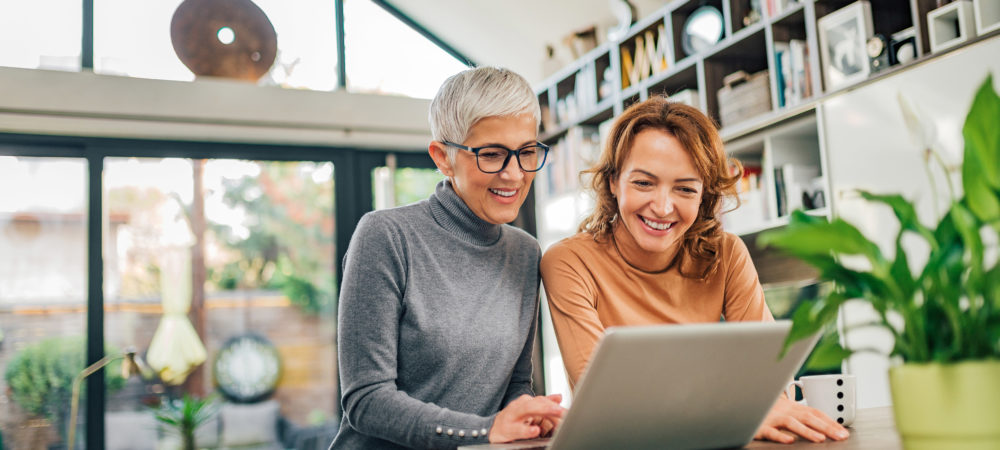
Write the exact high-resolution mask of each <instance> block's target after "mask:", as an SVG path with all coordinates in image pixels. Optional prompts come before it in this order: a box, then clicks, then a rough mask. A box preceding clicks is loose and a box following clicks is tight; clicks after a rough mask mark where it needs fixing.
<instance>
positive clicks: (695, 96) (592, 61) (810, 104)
mask: <svg viewBox="0 0 1000 450" xmlns="http://www.w3.org/2000/svg"><path fill="white" fill-rule="evenodd" d="M961 1H964V0H961ZM755 3H759V4H760V5H761V9H760V10H759V11H757V12H756V14H753V12H754V10H753V8H752V7H751V5H752V4H755ZM855 3H856V2H855V0H797V1H795V0H760V1H759V2H756V1H754V2H753V3H752V2H751V0H674V1H671V2H668V3H667V4H665V5H664V6H663V7H661V8H660V9H659V10H657V11H656V12H654V13H653V14H652V15H650V16H649V17H646V18H644V19H642V20H640V21H639V22H637V23H635V24H634V25H633V26H632V27H631V28H630V30H629V33H627V34H626V35H625V36H624V37H622V38H621V39H620V40H618V41H612V42H606V43H604V44H602V45H600V46H598V47H597V48H595V49H594V50H592V51H591V52H589V53H588V54H587V55H585V56H584V57H583V58H581V59H580V60H577V61H576V62H574V63H573V64H571V65H570V66H568V67H566V68H564V69H562V70H561V71H559V72H558V73H556V74H553V75H552V76H551V77H549V78H548V79H546V80H545V81H543V82H542V83H539V84H538V85H536V92H537V94H538V98H539V101H540V103H541V104H542V108H543V115H548V116H549V117H552V119H551V120H547V121H546V120H543V124H542V131H541V140H542V141H543V142H546V143H548V144H550V145H554V148H553V151H552V156H553V157H554V158H555V161H556V162H554V164H553V167H550V168H548V169H547V170H552V169H553V168H555V167H556V166H560V165H561V166H562V167H561V168H560V169H557V170H560V171H561V172H560V173H561V174H562V175H561V176H562V177H563V178H564V180H563V184H561V185H559V188H553V185H550V184H546V183H547V182H545V181H543V182H541V183H539V181H536V183H538V184H536V189H535V190H536V194H535V195H536V208H537V217H538V238H539V242H540V243H541V246H542V248H543V250H544V249H545V248H547V247H548V246H549V245H551V244H552V243H554V242H556V241H558V240H559V239H562V238H564V237H567V236H570V235H572V234H574V233H575V232H576V228H577V226H578V225H579V223H580V221H581V220H582V218H583V217H584V216H585V215H587V214H588V213H589V212H590V209H591V207H592V205H593V200H592V199H591V198H590V197H589V195H587V194H585V193H584V192H583V191H582V190H581V189H580V184H579V183H581V182H585V181H586V180H579V179H578V177H577V178H573V177H572V176H570V175H566V174H568V173H570V171H572V170H575V169H567V168H568V167H580V168H583V167H586V164H585V160H583V159H580V158H592V157H594V156H593V155H596V154H597V153H599V149H600V142H602V130H603V129H606V128H608V126H609V123H610V121H611V120H612V119H613V118H614V117H616V116H617V115H619V114H620V113H621V112H622V111H624V109H625V108H627V107H628V106H630V105H631V104H632V103H634V102H637V101H642V100H645V99H647V98H649V97H650V96H653V95H667V96H671V97H674V98H677V99H678V100H679V101H685V102H687V103H690V104H693V105H694V106H696V107H698V108H700V109H701V110H702V111H704V112H705V113H706V114H707V115H708V116H710V117H712V118H713V119H714V120H716V121H717V122H719V121H720V119H721V118H722V111H721V110H720V108H729V107H732V105H731V104H730V103H720V101H719V96H718V92H719V90H720V89H722V88H723V87H724V86H726V81H727V77H730V76H731V74H733V73H735V72H739V71H743V72H745V73H746V74H747V75H748V76H750V77H752V76H753V75H756V74H761V73H765V74H766V75H765V76H762V77H758V78H757V80H759V81H758V87H761V88H763V87H766V89H767V90H768V93H767V95H766V96H759V95H758V98H765V99H767V100H769V101H767V102H762V103H756V104H752V105H749V106H748V107H747V108H746V111H747V112H746V113H744V114H742V115H741V116H739V118H738V119H737V120H732V119H730V120H728V121H725V122H723V123H721V128H720V130H719V131H720V135H721V136H722V138H723V141H724V142H725V145H726V151H727V153H728V154H729V155H730V156H732V157H734V158H736V159H738V160H740V161H741V162H742V163H743V164H744V165H745V166H746V167H747V168H748V170H747V172H748V174H752V175H753V179H750V178H751V177H750V176H747V177H746V179H744V180H743V181H741V186H743V188H744V190H743V191H742V192H741V202H742V206H741V207H740V208H738V209H736V210H734V211H732V212H729V213H727V214H725V215H724V216H723V221H724V227H725V229H726V230H727V231H729V232H732V233H735V234H738V235H740V236H741V238H742V239H743V240H744V241H745V242H746V243H747V246H748V247H749V248H750V250H751V256H752V258H753V260H754V263H755V265H756V266H757V269H758V274H759V276H760V280H761V283H762V284H763V285H764V287H765V297H767V296H768V294H767V289H768V287H769V286H775V287H778V288H780V287H782V286H789V285H796V286H797V285H801V284H803V283H806V282H808V281H807V280H810V279H814V278H815V277H816V272H815V271H814V270H812V269H811V268H809V267H808V266H807V265H805V264H804V263H802V262H800V261H797V260H794V259H791V258H789V257H786V256H783V255H780V254H778V253H777V252H774V251H770V250H767V249H758V248H757V247H756V244H755V242H756V239H757V236H758V234H759V233H760V232H761V231H764V230H768V229H774V228H778V227H782V226H785V225H787V223H788V212H789V211H791V210H793V209H794V208H796V207H800V206H801V207H802V208H804V209H806V210H807V213H809V214H813V215H817V216H824V217H833V216H839V215H841V214H842V213H843V212H844V211H841V210H840V208H839V207H838V203H837V202H838V200H840V199H839V198H838V196H837V195H834V194H835V192H837V193H842V191H844V190H845V189H846V188H845V186H847V185H848V184H846V183H844V181H843V180H845V179H851V177H852V176H853V173H846V172H843V171H836V170H835V172H834V173H831V171H830V168H831V167H833V168H834V169H836V168H838V167H842V166H845V164H846V165H849V164H848V163H850V164H857V163H853V162H849V161H846V159H852V160H856V159H857V158H864V156H862V155H859V154H858V152H859V150H858V149H857V148H856V147H857V146H858V145H860V144H857V143H854V144H852V148H844V146H843V145H842V144H838V142H841V141H844V139H845V138H852V139H854V140H855V141H867V142H879V141H881V139H882V138H881V137H880V136H878V135H877V134H870V133H877V132H878V131H876V130H870V131H867V132H866V134H865V135H864V136H862V135H860V134H858V133H855V132H850V131H845V130H844V129H843V125H842V124H844V123H846V122H850V120H851V118H850V117H848V115H845V112H844V107H843V106H842V100H843V98H844V97H853V96H851V95H850V94H851V93H852V91H855V90H857V91H869V90H871V89H873V88H874V89H876V90H877V91H879V92H890V91H891V92H893V93H895V92H897V91H898V89H899V88H898V85H896V83H895V82H894V81H889V80H886V82H885V83H879V81H882V80H883V79H886V78H893V79H899V78H906V77H907V76H908V75H907V74H910V73H915V72H926V70H925V68H926V67H929V66H933V65H934V64H933V61H932V60H935V59H937V58H939V57H941V56H943V55H946V54H949V53H951V52H953V51H955V50H958V49H959V48H961V47H963V46H968V45H970V44H974V43H976V42H979V41H982V40H985V39H991V38H994V37H996V36H1000V13H998V12H997V11H1000V9H997V8H996V7H994V6H991V1H990V0H974V3H973V5H974V6H976V9H977V11H978V10H982V11H985V12H984V13H982V15H981V16H980V15H976V16H975V17H974V19H975V24H976V25H977V26H978V27H980V28H983V29H986V30H987V32H986V33H982V32H980V33H978V35H977V36H974V37H973V38H971V39H969V40H967V41H965V42H964V43H963V44H961V45H958V46H955V47H951V48H949V49H948V50H945V51H942V52H939V53H932V52H931V45H930V35H929V33H928V19H927V18H928V13H929V12H931V11H932V10H934V9H936V8H937V1H936V0H873V1H870V2H869V5H870V11H871V13H870V19H871V29H872V32H873V33H875V34H879V35H882V36H884V37H886V38H887V39H890V40H891V39H893V37H894V36H899V39H903V36H906V35H911V36H913V37H912V40H913V44H912V49H913V54H912V57H911V58H907V59H906V60H905V61H902V62H898V63H896V64H893V65H890V66H889V67H882V68H880V70H874V69H872V68H871V66H867V68H866V70H865V73H866V75H865V76H863V77H860V78H858V79H856V80H854V81H852V82H850V83H846V84H837V85H832V86H828V85H827V83H826V82H825V81H824V71H825V64H828V63H829V62H828V61H827V60H828V59H829V58H828V57H827V56H824V55H823V54H822V53H823V48H822V45H821V44H824V43H823V42H822V41H823V38H822V37H821V35H822V34H823V33H821V31H822V27H823V23H827V24H829V23H830V22H831V21H832V18H834V17H837V15H833V16H831V14H834V13H837V12H838V11H840V10H842V9H844V8H845V7H849V6H851V5H854V4H855ZM705 5H709V6H712V7H715V8H717V9H718V11H719V12H720V13H721V15H722V18H723V21H722V24H723V35H722V38H721V39H720V40H719V41H718V42H716V43H715V44H712V45H711V46H709V47H708V48H705V49H703V50H701V51H697V52H694V53H692V54H687V53H685V51H684V48H683V46H682V44H681V36H682V30H683V27H684V24H685V22H686V20H687V18H688V16H689V15H690V14H692V13H693V12H694V11H696V10H697V9H698V8H700V7H702V6H705ZM977 14H978V13H977ZM751 16H756V20H753V17H751ZM828 16H830V19H828V20H823V19H824V18H826V17H828ZM827 26H828V25H827ZM650 35H652V39H650V37H649V36H650ZM637 38H641V39H637ZM649 42H652V46H650V44H649ZM900 42H903V41H900ZM637 54H644V55H646V56H647V57H646V58H642V59H640V60H639V62H640V63H642V64H644V65H642V66H640V67H638V68H637V65H636V62H637V58H636V55H637ZM626 55H627V56H628V58H626V59H627V60H628V61H629V62H630V63H631V65H630V66H627V65H626V64H623V56H626ZM864 56H865V57H866V59H865V60H864V63H865V64H868V59H867V56H868V55H867V54H865V55H864ZM659 58H662V60H660V59H659ZM942 59H948V58H942ZM661 61H662V62H663V64H657V63H658V62H661ZM917 67H921V69H919V70H915V68H917ZM793 68H794V70H792V69H793ZM896 75H900V76H896ZM580 76H585V77H595V79H594V81H593V82H589V83H586V85H589V86H597V89H598V91H599V93H598V95H597V96H593V97H591V98H594V99H595V100H593V101H592V102H591V103H584V104H578V105H576V109H577V110H578V112H579V113H578V114H577V116H575V118H573V119H569V118H564V119H565V120H557V119H556V116H552V115H551V113H550V112H548V111H551V110H554V109H556V106H555V105H556V103H557V102H558V101H559V100H560V99H561V98H565V96H566V91H565V90H561V89H563V88H560V87H559V86H564V87H565V86H568V85H571V84H575V83H576V81H575V77H580ZM977 77H978V75H977ZM570 79H574V81H572V83H569V84H566V83H567V81H566V80H570ZM561 83H562V84H561ZM602 86H603V89H602ZM893 95H895V94H893ZM886 96H888V94H886ZM584 98H586V96H584ZM880 98H881V96H880ZM885 102H893V103H891V104H888V103H885ZM894 102H895V98H894V97H892V98H890V99H883V104H886V105H889V106H876V105H869V109H870V110H871V112H870V113H867V112H866V114H864V115H865V116H866V117H867V116H868V115H873V119H871V120H889V119H887V118H886V117H885V116H884V115H883V116H874V114H875V113H876V112H878V113H880V114H886V111H887V110H889V109H891V110H892V111H895V110H896V109H898V108H897V107H896V106H895V103H894ZM828 111H837V113H835V114H832V115H829V116H828V114H830V113H828ZM728 112H731V111H728ZM856 115H857V114H856V113H855V116H856ZM729 116H730V117H731V114H730V115H729ZM831 123H833V124H836V125H837V126H840V127H841V128H840V129H839V131H835V130H834V131H831V130H827V128H829V127H830V126H831V125H830V124H831ZM892 123H894V122H892ZM830 133H839V134H837V135H836V136H831V135H829V134H830ZM581 134H582V135H589V136H591V138H590V139H589V140H588V141H587V143H586V144H584V146H583V147H579V146H578V145H579V144H577V142H579V140H578V139H577V138H576V137H575V136H577V135H581ZM856 134H857V136H855V135H856ZM595 136H596V137H595ZM894 139H896V140H897V141H898V140H899V138H898V137H896V138H894ZM903 139H904V140H905V138H903ZM594 142H597V144H596V145H597V146H596V148H595V147H594V145H595V144H594ZM870 146H871V144H868V145H864V146H863V147H865V148H869V147H870ZM581 155H589V156H581ZM574 158H577V160H576V161H571V159H574ZM831 161H832V162H833V164H831ZM886 164H887V165H885V167H891V165H888V164H889V163H886ZM917 169H919V167H916V168H914V169H913V170H911V172H912V173H917ZM567 170H569V171H567ZM852 171H853V172H859V171H858V170H856V169H852ZM541 178H543V177H542V176H539V179H541ZM837 178H840V181H838V180H837ZM897 178H898V176H895V178H894V176H893V175H892V174H889V175H888V176H886V177H884V180H879V182H886V183H890V184H892V185H896V184H898V182H899V180H898V179H897ZM567 179H569V181H566V180H567ZM536 180H537V179H536ZM574 183H575V185H574ZM867 184H868V183H866V182H863V181H862V180H858V181H856V182H852V183H851V184H850V185H849V186H850V187H860V186H866V185H867ZM834 188H835V189H834ZM845 205H846V204H845ZM543 294H544V292H543ZM769 303H770V300H769ZM546 306H547V305H545V303H544V302H543V305H542V309H543V311H542V314H543V322H542V324H543V325H542V332H543V335H542V339H543V340H542V342H543V347H544V353H545V370H546V390H547V392H550V393H552V392H562V393H564V394H566V393H568V388H567V387H566V386H565V384H564V381H563V380H561V376H560V374H561V373H562V366H561V361H560V356H559V353H558V348H557V347H556V344H555V337H554V334H553V333H552V330H551V327H549V326H546V324H547V323H548V321H549V320H550V318H548V317H546V316H547V314H548V313H547V307H546ZM854 369H855V370H856V369H857V367H855V368H854ZM883 373H884V372H883ZM872 397H873V398H876V397H877V396H876V395H875V394H872Z"/></svg>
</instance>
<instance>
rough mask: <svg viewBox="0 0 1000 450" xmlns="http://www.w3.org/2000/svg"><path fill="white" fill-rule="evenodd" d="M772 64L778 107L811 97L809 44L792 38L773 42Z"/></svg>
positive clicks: (794, 103) (797, 102)
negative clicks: (774, 73)
mask: <svg viewBox="0 0 1000 450" xmlns="http://www.w3.org/2000/svg"><path fill="white" fill-rule="evenodd" d="M774 66H775V69H776V70H775V72H777V87H778V92H777V94H778V108H784V107H785V106H794V105H797V104H799V103H801V102H802V101H803V100H805V99H808V98H810V97H812V94H813V93H812V71H811V70H810V68H809V46H808V45H806V41H803V40H800V39H792V40H789V41H788V42H775V43H774Z"/></svg>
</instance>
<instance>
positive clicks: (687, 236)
mask: <svg viewBox="0 0 1000 450" xmlns="http://www.w3.org/2000/svg"><path fill="white" fill-rule="evenodd" d="M645 129H658V130H663V131H666V132H668V133H670V134H671V135H673V136H674V137H676V138H677V140H678V141H680V143H681V145H682V146H683V147H684V149H685V150H687V153H688V155H689V156H691V162H692V163H693V164H694V167H695V170H697V171H698V175H699V176H701V179H702V183H703V189H702V197H701V205H700V206H699V207H698V217H697V218H695V221H694V223H693V224H692V225H691V228H689V229H688V230H687V232H686V233H684V237H683V240H682V242H681V249H680V251H679V252H678V255H679V256H681V257H682V258H684V259H685V260H687V261H688V262H689V263H692V264H691V265H688V264H681V266H680V271H681V275H682V276H684V277H687V278H700V279H704V278H706V277H708V275H709V274H711V273H712V272H714V271H715V269H716V268H717V267H718V265H719V259H718V258H717V257H716V256H717V255H718V254H719V243H720V242H721V240H722V223H721V222H720V221H719V213H720V212H721V211H720V210H721V208H722V201H723V200H724V199H725V198H726V197H732V198H734V199H736V201H737V202H738V201H739V200H738V198H736V194H737V192H736V182H737V181H739V179H740V177H741V176H742V175H743V166H742V165H741V164H740V163H739V161H736V160H733V159H729V158H727V157H726V154H725V151H724V150H723V146H722V138H720V137H719V132H718V128H717V126H716V124H715V122H714V121H712V119H710V118H708V117H707V116H705V114H703V113H702V112H701V111H699V110H698V109H697V108H694V107H692V106H688V105H685V104H683V103H676V102H671V101H668V100H667V99H666V98H665V97H660V96H656V97H652V98H650V99H649V100H646V101H644V102H642V103H637V104H635V105H632V106H631V107H629V108H628V109H627V110H625V112H624V113H622V115H621V116H619V117H618V119H617V120H615V122H614V124H613V125H612V127H611V132H610V133H609V134H608V138H607V143H606V144H605V146H604V149H603V150H602V151H601V157H600V160H599V161H598V162H597V164H596V165H594V166H593V167H591V168H590V169H588V170H586V171H584V172H583V173H584V174H590V175H592V177H591V180H590V187H591V189H593V191H594V192H595V194H596V197H597V198H596V205H595V207H594V212H593V213H592V214H591V215H590V217H588V218H586V219H585V220H584V221H583V222H582V223H581V224H580V229H579V231H585V232H587V233H590V234H591V235H593V237H594V239H595V240H599V241H605V240H606V239H608V238H609V237H610V236H611V233H612V230H613V223H614V222H615V219H616V218H617V216H618V202H617V201H616V200H615V197H614V195H612V193H611V183H614V182H616V181H617V179H618V176H619V175H620V174H621V170H622V167H624V166H625V161H626V160H627V159H628V156H629V154H630V153H631V150H632V142H633V141H634V140H635V136H636V135H637V134H639V132H641V131H643V130H645ZM677 262H678V260H677V259H676V258H675V260H674V262H672V263H671V265H673V264H676V263H677ZM686 267H687V268H689V269H690V268H694V270H693V271H690V272H689V273H685V268H686Z"/></svg>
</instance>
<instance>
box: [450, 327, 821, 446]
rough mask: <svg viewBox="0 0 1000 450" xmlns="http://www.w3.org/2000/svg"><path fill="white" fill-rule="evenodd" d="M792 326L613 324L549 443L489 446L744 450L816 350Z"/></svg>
mask: <svg viewBox="0 0 1000 450" xmlns="http://www.w3.org/2000/svg"><path fill="white" fill-rule="evenodd" d="M790 328H791V322H789V321H777V322H739V323H734V322H728V323H711V324H688V325H655V326H635V327H615V328H609V329H608V330H607V332H606V333H605V335H604V336H603V337H602V338H601V341H600V342H599V343H598V346H597V350H595V352H594V357H593V358H592V359H591V361H590V363H589V364H588V366H587V369H586V370H585V372H584V374H583V377H582V378H581V380H580V382H579V383H578V384H577V389H576V394H575V395H574V398H573V404H572V406H571V407H570V409H569V411H567V413H566V415H565V416H563V421H562V424H560V426H559V428H558V429H557V430H556V433H555V435H554V436H553V437H552V438H550V439H534V440H530V441H517V442H513V443H508V444H488V445H476V446H466V447H459V448H468V449H475V450H484V449H525V448H547V449H553V450H564V449H607V448H629V449H662V448H678V449H700V448H729V447H742V446H744V445H746V444H748V443H750V441H751V440H753V436H754V434H755V432H756V431H757V428H758V427H759V426H760V424H761V423H763V421H764V417H765V416H766V415H767V412H768V411H769V410H770V409H771V406H772V405H773V404H774V402H775V401H776V400H777V398H778V395H780V393H781V392H782V390H783V389H784V387H785V386H786V385H787V384H788V382H789V381H791V380H792V377H793V376H794V375H795V373H796V371H797V370H798V369H799V367H800V366H801V365H802V363H803V362H804V361H805V359H806V357H807V356H808V355H809V352H810V350H812V348H813V346H815V345H816V341H817V340H818V339H819V333H817V334H816V335H814V336H812V337H810V338H808V339H803V340H801V341H798V342H797V343H796V344H795V345H793V346H792V347H790V348H789V350H788V352H787V353H786V354H785V355H784V357H782V358H781V359H780V360H779V358H778V356H779V354H780V351H781V347H782V345H783V343H784V341H785V337H786V336H787V335H788V331H789V329H790Z"/></svg>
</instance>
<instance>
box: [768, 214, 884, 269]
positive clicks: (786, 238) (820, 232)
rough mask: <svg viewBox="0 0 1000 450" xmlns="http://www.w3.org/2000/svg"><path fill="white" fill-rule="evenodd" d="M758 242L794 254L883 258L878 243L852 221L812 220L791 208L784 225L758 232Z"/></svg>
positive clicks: (800, 255) (873, 260)
mask: <svg viewBox="0 0 1000 450" xmlns="http://www.w3.org/2000/svg"><path fill="white" fill-rule="evenodd" d="M758 243H759V244H758V245H760V246H774V247H777V248H780V249H782V250H784V251H786V252H788V253H791V254H793V255H795V256H798V257H800V258H801V257H806V256H813V255H825V254H829V253H830V252H833V253H834V254H839V255H864V256H866V257H868V259H869V260H870V261H872V262H873V263H875V262H877V261H883V260H884V259H883V258H882V253H881V252H880V251H879V249H878V246H877V245H875V244H874V243H872V242H871V241H869V240H868V239H867V238H865V236H864V235H863V234H861V232H860V231H858V229H857V228H855V227H854V225H851V224H849V223H847V222H845V221H844V220H843V219H839V218H838V219H834V220H833V221H831V222H825V221H822V220H816V218H815V217H810V216H809V215H808V214H805V213H803V212H801V211H794V212H793V213H792V217H791V220H790V222H789V224H788V226H787V227H785V228H784V229H781V230H775V231H768V232H764V233H761V235H760V237H759V238H758Z"/></svg>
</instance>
